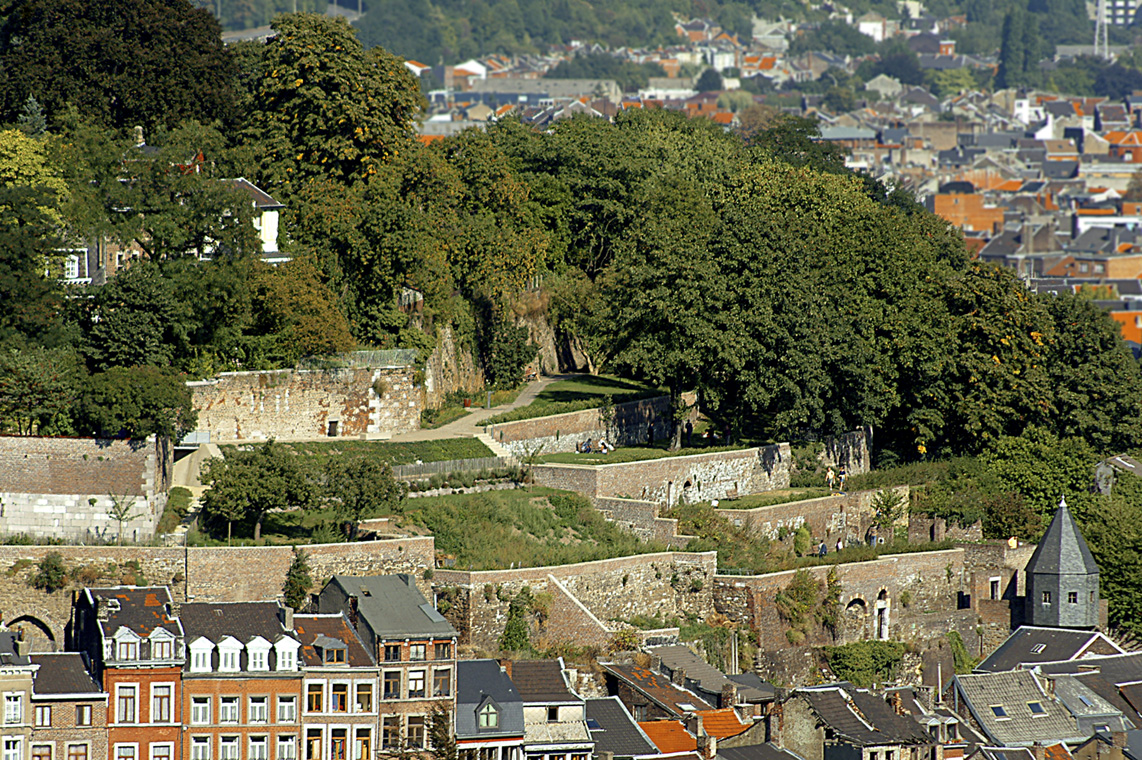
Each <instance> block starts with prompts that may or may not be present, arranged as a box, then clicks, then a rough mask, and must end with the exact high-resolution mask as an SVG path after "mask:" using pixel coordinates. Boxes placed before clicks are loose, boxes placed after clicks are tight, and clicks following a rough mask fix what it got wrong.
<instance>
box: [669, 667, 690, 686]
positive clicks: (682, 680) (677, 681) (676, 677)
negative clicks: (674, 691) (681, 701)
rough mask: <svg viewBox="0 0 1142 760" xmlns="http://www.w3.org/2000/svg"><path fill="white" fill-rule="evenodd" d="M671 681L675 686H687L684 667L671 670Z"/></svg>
mask: <svg viewBox="0 0 1142 760" xmlns="http://www.w3.org/2000/svg"><path fill="white" fill-rule="evenodd" d="M670 683H672V684H674V685H675V686H679V687H681V686H685V684H686V671H685V670H683V669H682V668H675V669H674V670H672V671H671V672H670Z"/></svg>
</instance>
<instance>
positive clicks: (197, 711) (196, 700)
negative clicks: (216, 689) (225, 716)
mask: <svg viewBox="0 0 1142 760" xmlns="http://www.w3.org/2000/svg"><path fill="white" fill-rule="evenodd" d="M213 701H214V699H213V698H212V697H191V698H190V725H192V726H209V725H210V713H212V712H213V710H212V709H211V708H212V707H213V705H211V702H213ZM203 713H205V714H203Z"/></svg>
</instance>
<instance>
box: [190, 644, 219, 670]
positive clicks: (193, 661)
mask: <svg viewBox="0 0 1142 760" xmlns="http://www.w3.org/2000/svg"><path fill="white" fill-rule="evenodd" d="M213 654H214V644H213V643H212V642H211V641H210V640H209V639H206V638H197V639H195V640H194V641H192V642H191V644H190V672H191V673H209V672H210V670H211V660H212V659H213V657H212V655H213Z"/></svg>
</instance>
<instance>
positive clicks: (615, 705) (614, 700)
mask: <svg viewBox="0 0 1142 760" xmlns="http://www.w3.org/2000/svg"><path fill="white" fill-rule="evenodd" d="M587 729H588V730H589V731H590V732H591V738H592V739H594V740H595V753H596V754H598V753H600V752H613V753H614V755H615V757H619V758H626V757H640V756H643V755H657V754H658V747H656V746H654V742H652V741H651V740H650V737H649V736H647V735H646V732H644V731H643V730H642V729H641V728H639V727H638V723H635V721H634V718H632V717H631V714H630V713H629V712H627V709H626V708H625V707H623V703H622V702H621V701H619V698H618V697H603V698H602V699H588V700H587Z"/></svg>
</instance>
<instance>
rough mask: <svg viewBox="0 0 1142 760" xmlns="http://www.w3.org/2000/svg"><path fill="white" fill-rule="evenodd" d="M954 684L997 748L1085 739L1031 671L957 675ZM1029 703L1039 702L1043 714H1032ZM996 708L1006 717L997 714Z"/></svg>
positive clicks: (960, 696)
mask: <svg viewBox="0 0 1142 760" xmlns="http://www.w3.org/2000/svg"><path fill="white" fill-rule="evenodd" d="M953 682H954V684H955V688H956V690H957V692H958V693H959V698H960V699H962V700H963V702H964V703H965V705H966V706H967V708H968V710H970V711H971V714H972V717H974V718H975V721H976V723H978V724H979V726H980V727H981V728H982V729H983V731H984V734H986V736H987V738H988V740H989V741H991V742H993V743H994V744H996V745H1000V746H1005V747H1026V746H1030V745H1032V744H1034V743H1036V742H1039V743H1042V744H1054V743H1057V742H1065V743H1071V744H1073V743H1076V742H1080V741H1082V740H1083V739H1084V738H1086V737H1085V736H1083V735H1082V734H1081V733H1080V732H1079V730H1078V725H1077V724H1076V723H1075V719H1074V718H1073V717H1072V716H1071V714H1070V713H1068V712H1067V711H1066V709H1065V708H1064V707H1063V706H1062V705H1060V704H1059V703H1058V702H1055V701H1054V700H1052V699H1050V698H1048V697H1047V695H1046V694H1045V693H1044V692H1043V690H1042V688H1040V686H1039V682H1038V681H1037V680H1036V678H1035V676H1034V674H1032V673H1031V671H1029V670H1013V671H1009V672H1006V673H979V674H974V675H967V676H964V675H957V676H955V677H954V679H953ZM1029 703H1038V705H1040V706H1041V708H1042V710H1043V712H1042V714H1033V713H1032V712H1031V707H1030V705H1029ZM997 707H998V708H1000V709H1001V710H1002V712H1003V713H1005V715H1000V714H997V712H996V709H995V708H997Z"/></svg>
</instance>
